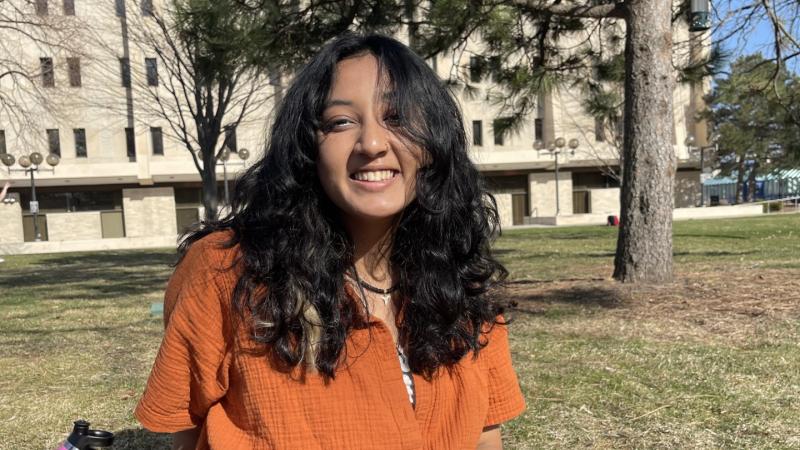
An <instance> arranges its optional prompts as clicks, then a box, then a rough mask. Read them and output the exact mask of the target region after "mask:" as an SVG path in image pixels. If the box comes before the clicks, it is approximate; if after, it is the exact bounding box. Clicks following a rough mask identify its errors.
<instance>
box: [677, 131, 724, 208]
mask: <svg viewBox="0 0 800 450" xmlns="http://www.w3.org/2000/svg"><path fill="white" fill-rule="evenodd" d="M711 141H712V142H714V145H708V146H705V147H695V146H694V143H695V138H694V136H693V135H691V134H690V135H688V136H686V140H685V141H684V143H685V144H686V149H687V150H688V151H690V152H692V151H698V152H700V206H701V207H703V206H706V198H705V194H704V193H703V183H705V172H704V170H705V155H706V150H708V149H711V148H713V149H714V151H715V152H716V151H717V150H718V149H719V144H718V143H717V136H716V135H714V136H712V137H711Z"/></svg>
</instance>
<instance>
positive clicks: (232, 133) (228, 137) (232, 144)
mask: <svg viewBox="0 0 800 450" xmlns="http://www.w3.org/2000/svg"><path fill="white" fill-rule="evenodd" d="M225 145H226V146H227V147H228V148H229V149H230V151H232V152H238V151H239V144H238V143H237V142H236V128H226V129H225Z"/></svg>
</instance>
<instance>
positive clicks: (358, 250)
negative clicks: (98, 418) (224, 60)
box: [136, 34, 525, 450]
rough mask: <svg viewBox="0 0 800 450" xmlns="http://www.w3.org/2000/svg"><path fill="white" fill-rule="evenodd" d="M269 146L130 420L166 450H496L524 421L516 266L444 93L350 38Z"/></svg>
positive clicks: (205, 251) (200, 253)
mask: <svg viewBox="0 0 800 450" xmlns="http://www.w3.org/2000/svg"><path fill="white" fill-rule="evenodd" d="M270 136H271V137H270V141H269V144H268V148H267V151H266V152H265V156H264V157H263V158H262V159H261V160H260V161H258V162H257V163H256V164H255V165H254V166H253V167H251V168H250V169H248V170H247V172H246V173H245V174H244V176H243V177H242V178H241V180H240V181H239V182H238V183H237V185H236V188H235V194H234V200H233V203H232V209H231V213H230V214H229V215H227V216H226V217H224V218H223V219H222V220H220V221H218V222H213V223H206V224H204V226H203V227H202V228H200V229H197V230H194V231H191V232H189V233H188V236H187V237H186V239H185V240H184V241H183V242H182V244H181V246H180V248H179V254H180V262H179V263H178V265H177V268H176V269H175V273H174V274H173V275H172V277H171V278H170V281H169V285H168V286H167V291H166V295H165V302H164V321H165V325H166V331H165V333H164V338H163V342H162V344H161V349H160V351H159V353H158V356H157V358H156V361H155V364H154V366H153V370H152V373H151V375H150V379H149V381H148V383H147V388H146V390H145V392H144V395H143V397H142V399H141V401H140V402H139V405H138V407H137V409H136V417H137V418H138V419H139V421H140V422H141V423H142V424H143V425H144V426H145V427H146V428H148V429H150V430H152V431H156V432H168V433H174V447H173V448H187V449H188V448H199V449H208V448H211V449H226V450H227V449H308V450H314V449H318V450H321V449H325V450H328V449H347V450H358V449H381V450H393V449H398V450H399V449H431V450H446V449H467V448H470V449H475V448H481V449H500V448H502V443H501V438H500V429H499V425H500V424H501V423H503V422H505V421H507V420H509V419H511V418H513V417H515V416H517V415H519V414H520V413H521V412H522V411H523V410H524V407H525V403H524V400H523V397H522V394H521V392H520V389H519V385H518V382H517V377H516V375H515V373H514V370H513V368H512V365H511V357H510V352H509V345H508V331H507V327H506V322H505V320H504V318H503V316H502V315H501V313H502V311H503V308H502V307H501V306H500V305H499V304H498V302H497V301H496V300H495V297H496V295H495V294H496V287H497V285H498V284H499V283H500V282H501V281H502V280H503V279H504V278H505V277H506V275H507V272H506V270H505V268H504V267H503V266H502V265H501V264H500V263H499V262H498V261H497V260H495V259H494V257H493V256H492V254H491V252H490V241H491V240H492V239H493V237H494V236H495V234H496V231H497V226H498V225H497V224H498V214H497V210H496V206H495V203H494V200H493V198H492V197H491V196H490V195H489V194H488V192H487V191H486V189H485V187H484V184H483V181H482V180H481V177H480V175H479V173H478V171H477V170H476V168H475V167H474V165H473V164H472V163H471V162H470V160H469V158H468V157H467V140H466V137H465V132H464V124H463V122H462V118H461V113H460V111H459V109H458V106H457V104H456V102H455V101H454V99H453V97H452V96H451V94H450V93H449V91H448V90H447V89H446V88H445V87H444V85H443V83H442V82H441V81H440V80H439V79H438V78H437V77H436V75H435V74H434V73H433V72H432V71H431V69H430V68H428V66H427V65H426V64H425V62H424V61H423V60H422V59H421V58H420V57H418V56H417V55H415V54H414V53H413V52H411V51H410V50H409V49H408V48H407V47H406V46H404V45H403V44H401V43H399V42H398V41H396V40H394V39H391V38H388V37H384V36H379V35H370V36H366V37H361V36H357V35H352V34H348V35H345V36H343V37H341V38H338V39H336V40H335V41H333V42H332V43H330V44H328V45H327V46H326V47H324V48H323V49H322V50H321V51H320V52H319V53H318V54H317V55H316V56H315V57H314V58H312V59H311V61H310V62H309V63H308V64H307V65H306V66H305V67H304V68H303V69H302V70H301V71H300V72H299V73H298V74H297V77H296V78H295V80H294V82H293V84H292V86H291V87H290V88H289V89H288V91H287V93H286V96H285V98H284V100H283V101H282V103H281V104H280V105H279V106H278V109H277V113H276V114H275V122H274V124H273V126H272V131H271V134H270Z"/></svg>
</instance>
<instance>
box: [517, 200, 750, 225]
mask: <svg viewBox="0 0 800 450" xmlns="http://www.w3.org/2000/svg"><path fill="white" fill-rule="evenodd" d="M762 214H763V206H762V205H760V204H757V205H732V206H707V207H703V208H675V209H673V210H672V219H673V220H694V219H724V218H733V217H750V216H760V215H762ZM610 215H619V213H615V214H570V215H565V216H558V217H554V216H549V217H526V218H525V224H526V225H546V226H574V225H605V224H606V223H607V221H608V216H610Z"/></svg>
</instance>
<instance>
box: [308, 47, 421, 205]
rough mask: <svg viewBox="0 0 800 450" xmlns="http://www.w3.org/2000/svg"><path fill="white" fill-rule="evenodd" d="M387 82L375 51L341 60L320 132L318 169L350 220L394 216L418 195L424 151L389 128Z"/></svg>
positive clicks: (324, 185) (391, 116)
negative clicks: (418, 172) (419, 173)
mask: <svg viewBox="0 0 800 450" xmlns="http://www.w3.org/2000/svg"><path fill="white" fill-rule="evenodd" d="M385 86H386V83H384V82H383V80H382V79H381V77H380V76H379V72H378V61H377V60H376V59H375V57H374V56H372V55H371V54H363V55H357V56H353V57H350V58H347V59H344V60H342V61H340V62H339V63H338V64H337V65H336V72H335V74H334V77H333V85H332V86H331V91H330V94H329V95H328V99H327V101H326V104H325V107H324V110H323V112H322V119H321V123H322V127H321V130H319V131H318V132H317V144H318V146H319V156H318V159H317V174H318V176H319V179H320V182H321V184H322V188H323V189H324V190H325V193H326V194H327V195H328V197H329V198H330V199H331V201H332V202H333V203H334V204H335V205H336V206H337V207H338V208H339V209H340V210H341V211H342V213H343V214H344V218H345V220H356V221H363V220H374V219H387V218H392V217H394V216H396V215H397V214H399V213H400V212H402V211H403V209H404V208H405V207H406V206H407V205H408V204H409V203H411V201H412V200H413V199H414V188H415V184H416V177H417V170H418V169H419V161H420V158H421V153H422V152H421V151H420V149H419V148H417V147H415V146H413V145H411V144H409V143H407V142H408V141H407V140H406V139H404V138H403V137H402V136H400V135H399V134H398V133H397V132H395V131H392V129H391V128H390V126H391V125H393V121H394V120H396V115H395V113H394V112H393V111H391V110H389V105H388V103H387V102H388V100H385V99H386V98H387V93H388V92H387V90H386V89H387V88H386V87H385Z"/></svg>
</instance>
